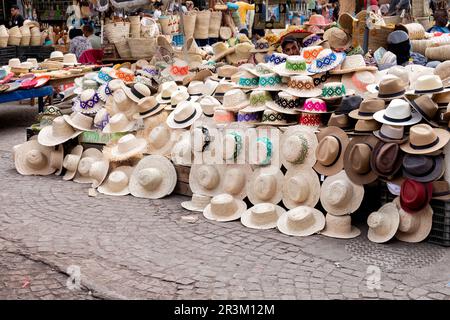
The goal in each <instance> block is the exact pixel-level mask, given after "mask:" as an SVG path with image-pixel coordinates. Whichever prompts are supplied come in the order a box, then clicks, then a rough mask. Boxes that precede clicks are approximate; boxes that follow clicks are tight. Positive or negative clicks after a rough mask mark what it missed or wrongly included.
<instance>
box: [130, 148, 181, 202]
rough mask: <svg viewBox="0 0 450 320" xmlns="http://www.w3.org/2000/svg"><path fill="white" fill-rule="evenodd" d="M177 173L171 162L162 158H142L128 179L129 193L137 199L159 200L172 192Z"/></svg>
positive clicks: (154, 156) (152, 156) (155, 156)
mask: <svg viewBox="0 0 450 320" xmlns="http://www.w3.org/2000/svg"><path fill="white" fill-rule="evenodd" d="M176 184H177V173H176V171H175V167H174V166H173V164H172V162H170V160H168V159H167V158H165V157H163V156H158V155H151V156H146V157H144V158H143V159H142V160H141V161H139V163H138V164H137V165H136V167H135V169H134V171H133V173H132V175H131V178H130V187H129V188H130V192H131V194H132V195H133V196H135V197H138V198H148V199H160V198H163V197H165V196H167V195H169V194H171V193H172V192H173V190H174V189H175V186H176Z"/></svg>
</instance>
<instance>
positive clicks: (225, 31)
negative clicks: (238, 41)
mask: <svg viewBox="0 0 450 320" xmlns="http://www.w3.org/2000/svg"><path fill="white" fill-rule="evenodd" d="M232 35H233V32H232V31H231V28H230V27H220V30H219V36H220V39H222V40H228V39H230V38H231V36H232Z"/></svg>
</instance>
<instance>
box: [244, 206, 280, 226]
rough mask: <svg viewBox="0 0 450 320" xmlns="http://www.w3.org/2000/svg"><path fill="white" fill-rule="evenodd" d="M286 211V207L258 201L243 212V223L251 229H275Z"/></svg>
mask: <svg viewBox="0 0 450 320" xmlns="http://www.w3.org/2000/svg"><path fill="white" fill-rule="evenodd" d="M285 212H286V210H285V209H283V208H282V207H280V206H277V205H274V204H272V203H258V204H257V205H255V206H253V207H251V208H250V209H248V210H247V211H245V212H244V213H243V214H242V216H241V223H242V224H243V225H244V226H246V227H247V228H251V229H262V230H267V229H273V228H276V226H277V222H278V219H279V218H280V217H281V215H283V214H284V213H285Z"/></svg>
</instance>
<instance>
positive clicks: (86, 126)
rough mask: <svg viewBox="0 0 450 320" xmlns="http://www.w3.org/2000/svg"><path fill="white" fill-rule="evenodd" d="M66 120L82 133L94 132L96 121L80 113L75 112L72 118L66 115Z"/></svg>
mask: <svg viewBox="0 0 450 320" xmlns="http://www.w3.org/2000/svg"><path fill="white" fill-rule="evenodd" d="M63 117H64V120H65V121H66V122H67V123H68V124H70V125H71V126H72V127H73V128H74V129H76V130H81V131H94V130H95V129H94V128H93V124H94V119H92V117H89V116H87V115H84V114H82V113H80V112H73V113H72V114H71V115H70V116H69V115H64V116H63Z"/></svg>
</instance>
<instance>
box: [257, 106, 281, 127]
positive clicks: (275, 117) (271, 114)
mask: <svg viewBox="0 0 450 320" xmlns="http://www.w3.org/2000/svg"><path fill="white" fill-rule="evenodd" d="M261 122H274V123H277V124H284V123H286V117H285V115H284V114H283V113H281V112H277V111H275V110H272V109H265V110H264V112H263V115H262V120H261Z"/></svg>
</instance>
